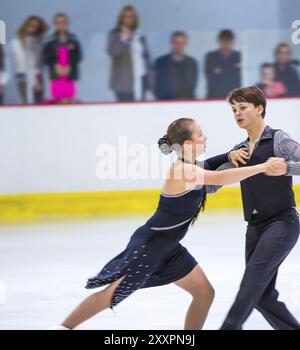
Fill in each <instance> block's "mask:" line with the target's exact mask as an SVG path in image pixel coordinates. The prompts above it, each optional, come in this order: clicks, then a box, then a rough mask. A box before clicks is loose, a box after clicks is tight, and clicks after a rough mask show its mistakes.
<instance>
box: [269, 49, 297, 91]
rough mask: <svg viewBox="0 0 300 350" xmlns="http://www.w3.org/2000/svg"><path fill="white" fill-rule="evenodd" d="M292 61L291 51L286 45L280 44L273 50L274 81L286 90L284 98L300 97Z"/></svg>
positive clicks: (295, 62)
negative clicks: (278, 82) (280, 83)
mask: <svg viewBox="0 0 300 350" xmlns="http://www.w3.org/2000/svg"><path fill="white" fill-rule="evenodd" d="M295 64H299V62H298V61H296V60H293V58H292V50H291V48H290V46H289V45H288V44H286V43H280V44H278V45H277V47H276V49H275V64H274V68H275V79H276V80H277V81H281V82H282V83H283V85H284V86H285V88H286V93H285V96H300V80H299V75H298V72H297V69H296V68H295Z"/></svg>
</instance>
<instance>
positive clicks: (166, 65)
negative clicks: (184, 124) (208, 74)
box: [154, 31, 198, 100]
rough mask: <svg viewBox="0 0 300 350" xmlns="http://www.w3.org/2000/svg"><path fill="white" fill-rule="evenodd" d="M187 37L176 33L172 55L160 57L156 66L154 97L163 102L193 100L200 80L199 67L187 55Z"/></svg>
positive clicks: (182, 33)
mask: <svg viewBox="0 0 300 350" xmlns="http://www.w3.org/2000/svg"><path fill="white" fill-rule="evenodd" d="M187 41H188V38H187V35H186V33H184V32H180V31H177V32H174V33H173V34H172V36H171V45H172V51H171V53H169V54H167V55H164V56H161V57H159V58H158V59H157V60H156V61H155V64H154V95H155V96H156V98H158V99H161V100H168V99H192V98H195V89H196V85H197V80H198V66H197V62H196V60H195V59H194V58H193V57H190V56H188V55H186V54H185V48H186V45H187Z"/></svg>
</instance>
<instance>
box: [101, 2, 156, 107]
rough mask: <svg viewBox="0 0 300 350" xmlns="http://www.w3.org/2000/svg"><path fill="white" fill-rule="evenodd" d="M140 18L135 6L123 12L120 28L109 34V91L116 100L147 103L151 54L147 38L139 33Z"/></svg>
mask: <svg viewBox="0 0 300 350" xmlns="http://www.w3.org/2000/svg"><path fill="white" fill-rule="evenodd" d="M138 27H139V17H138V14H137V12H136V10H135V8H134V7H133V6H130V5H128V6H125V7H123V9H122V10H121V12H120V14H119V16H118V20H117V26H116V27H115V28H114V29H113V30H111V31H110V32H109V35H108V41H107V53H108V55H109V56H110V58H111V76H110V88H111V89H112V90H113V91H114V93H115V96H116V99H117V101H134V100H137V101H138V100H144V99H145V94H146V91H147V90H148V89H149V72H150V54H149V49H148V45H147V41H146V37H145V36H144V35H142V34H141V33H139V31H138Z"/></svg>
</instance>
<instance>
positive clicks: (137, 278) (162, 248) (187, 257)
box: [86, 186, 206, 308]
mask: <svg viewBox="0 0 300 350" xmlns="http://www.w3.org/2000/svg"><path fill="white" fill-rule="evenodd" d="M205 196H206V189H205V186H197V187H195V188H194V189H192V190H188V191H186V192H183V193H181V194H178V195H166V194H164V193H161V195H160V200H159V204H158V208H157V210H156V212H155V213H154V215H153V216H152V217H151V218H150V219H149V220H148V221H147V222H146V224H145V225H143V226H141V227H139V228H138V229H137V230H136V231H135V232H134V233H133V235H132V236H131V238H130V241H129V243H128V245H127V247H126V249H125V250H124V251H123V252H122V253H120V254H119V255H117V256H116V257H115V258H114V259H112V260H111V261H109V262H108V263H107V264H106V265H105V266H104V267H103V269H102V270H101V271H100V272H99V273H98V274H97V275H96V276H95V277H93V278H90V279H88V282H87V285H86V288H88V289H89V288H96V287H101V286H104V285H106V284H110V283H112V282H113V281H115V280H117V279H119V278H121V277H122V276H126V277H125V278H124V279H123V280H122V282H121V283H120V284H119V286H118V287H117V288H116V290H115V292H114V295H113V297H112V300H111V308H113V307H114V306H116V305H117V304H118V303H119V302H121V301H122V300H124V299H125V298H126V297H128V296H129V295H130V294H132V293H133V292H135V291H136V290H138V289H140V288H148V287H154V286H161V285H164V284H169V283H171V282H175V281H177V280H179V279H181V278H183V277H184V276H186V275H187V274H188V273H189V272H191V271H192V270H193V268H194V267H195V266H196V265H197V261H196V260H195V259H194V258H193V257H192V255H191V254H190V253H189V252H188V251H187V249H186V248H184V247H183V246H182V245H181V244H180V243H179V242H180V241H181V240H182V239H183V237H184V236H185V234H186V233H187V230H188V227H189V225H190V223H191V222H192V221H193V220H194V219H195V217H196V216H197V214H198V212H199V208H200V206H201V203H202V202H203V201H204V199H205Z"/></svg>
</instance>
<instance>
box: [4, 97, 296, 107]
mask: <svg viewBox="0 0 300 350" xmlns="http://www.w3.org/2000/svg"><path fill="white" fill-rule="evenodd" d="M267 100H268V101H269V100H300V97H297V96H295V97H279V98H277V97H272V98H268V99H267ZM225 101H226V100H225V99H223V98H211V99H209V98H204V99H192V100H189V99H186V100H153V101H128V102H127V101H122V102H118V101H103V102H74V103H69V104H55V103H50V102H49V103H41V104H32V105H23V104H6V105H5V104H4V105H0V109H1V108H24V107H27V108H28V107H30V108H31V107H68V106H101V105H104V106H105V105H121V104H132V105H135V104H159V103H162V104H164V103H187V102H188V103H191V102H193V103H199V102H225Z"/></svg>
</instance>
